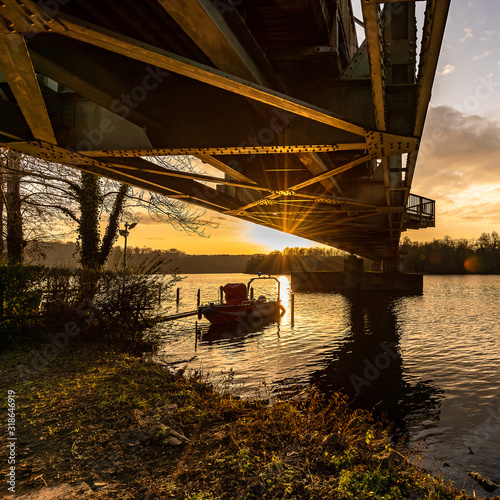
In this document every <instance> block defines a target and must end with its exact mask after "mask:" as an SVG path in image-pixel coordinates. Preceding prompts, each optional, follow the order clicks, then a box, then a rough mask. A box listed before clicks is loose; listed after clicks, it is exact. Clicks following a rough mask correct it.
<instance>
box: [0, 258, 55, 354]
mask: <svg viewBox="0 0 500 500" xmlns="http://www.w3.org/2000/svg"><path fill="white" fill-rule="evenodd" d="M45 276H46V269H45V268H44V267H42V266H21V265H13V266H5V265H3V266H0V348H4V347H6V346H8V345H10V344H13V343H19V342H21V341H23V340H27V339H30V338H32V337H33V335H34V329H35V326H36V323H37V319H38V312H39V307H40V301H41V298H42V289H43V283H44V281H45Z"/></svg>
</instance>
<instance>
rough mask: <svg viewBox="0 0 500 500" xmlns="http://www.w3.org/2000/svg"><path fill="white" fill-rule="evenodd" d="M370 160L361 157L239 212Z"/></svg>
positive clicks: (257, 201)
mask: <svg viewBox="0 0 500 500" xmlns="http://www.w3.org/2000/svg"><path fill="white" fill-rule="evenodd" d="M370 159H371V156H370V155H367V156H363V157H361V158H358V159H356V160H353V161H351V162H349V163H346V164H345V165H342V166H341V167H336V168H334V169H332V170H328V171H326V172H323V173H322V174H319V175H316V176H314V177H311V178H310V179H308V180H307V181H304V182H301V183H299V184H295V185H294V186H290V187H289V188H287V189H286V190H284V191H282V192H278V193H274V194H272V195H269V196H266V197H265V198H260V199H258V200H255V201H253V202H251V203H248V204H247V205H245V206H243V207H240V208H239V210H247V209H248V208H251V207H254V206H256V205H260V204H262V203H265V201H266V200H274V199H276V198H279V197H280V196H282V195H283V193H287V192H290V193H294V192H295V191H298V190H299V189H303V188H305V187H308V186H311V185H312V184H316V183H317V182H321V181H323V180H325V179H328V178H329V177H331V176H333V175H338V174H341V173H342V172H345V171H347V170H349V169H351V168H354V167H356V166H357V165H360V164H362V163H365V162H366V161H369V160H370ZM299 195H300V193H299Z"/></svg>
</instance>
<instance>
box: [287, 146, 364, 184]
mask: <svg viewBox="0 0 500 500" xmlns="http://www.w3.org/2000/svg"><path fill="white" fill-rule="evenodd" d="M371 158H372V157H371V156H370V155H366V156H362V157H361V158H358V159H356V160H353V161H350V162H349V163H346V164H345V165H342V166H341V167H336V168H333V169H331V170H327V171H326V172H323V173H322V174H319V175H315V176H314V177H311V178H310V179H308V180H307V181H304V182H300V183H299V184H295V185H294V186H290V187H289V188H288V190H289V191H298V190H299V189H303V188H305V187H308V186H311V185H312V184H316V182H321V181H322V180H324V179H328V178H329V177H332V176H334V175H338V174H341V173H342V172H345V171H347V170H350V169H351V168H354V167H356V166H357V165H361V164H362V163H365V162H367V161H369V160H371Z"/></svg>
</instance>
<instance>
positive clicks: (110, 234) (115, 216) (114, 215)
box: [98, 184, 129, 268]
mask: <svg viewBox="0 0 500 500" xmlns="http://www.w3.org/2000/svg"><path fill="white" fill-rule="evenodd" d="M128 189H129V186H128V185H127V184H121V185H120V189H119V190H118V194H117V195H116V198H115V202H114V204H113V209H112V210H111V214H110V215H109V220H108V225H107V227H106V232H105V234H104V236H103V238H102V243H101V249H100V251H99V259H98V265H99V267H101V268H102V267H103V266H104V264H105V263H106V261H107V260H108V257H109V254H110V253H111V249H112V248H113V243H114V242H115V241H116V239H117V238H118V222H119V219H120V215H121V214H122V212H123V206H124V203H125V198H126V196H127V191H128Z"/></svg>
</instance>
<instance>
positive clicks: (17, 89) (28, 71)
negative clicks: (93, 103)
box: [0, 33, 56, 143]
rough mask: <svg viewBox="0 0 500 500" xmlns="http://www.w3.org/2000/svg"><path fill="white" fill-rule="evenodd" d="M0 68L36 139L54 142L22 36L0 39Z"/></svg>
mask: <svg viewBox="0 0 500 500" xmlns="http://www.w3.org/2000/svg"><path fill="white" fill-rule="evenodd" d="M0 68H1V69H2V71H3V73H4V75H5V76H6V78H7V80H8V82H9V86H10V88H11V90H12V93H13V94H14V96H15V98H16V100H17V103H18V105H19V107H20V108H21V111H22V113H23V115H24V118H25V119H26V122H27V123H28V126H29V128H30V129H31V132H32V134H33V136H34V137H35V138H36V139H41V140H43V141H47V142H51V143H56V137H55V135H54V130H53V128H52V124H51V122H50V118H49V114H48V112H47V108H46V106H45V101H44V100H43V96H42V92H41V90H40V86H39V84H38V80H37V78H36V75H35V70H34V69H33V64H32V62H31V58H30V55H29V53H28V48H27V46H26V41H25V40H24V37H23V35H22V34H17V33H12V34H9V35H2V36H0Z"/></svg>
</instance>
